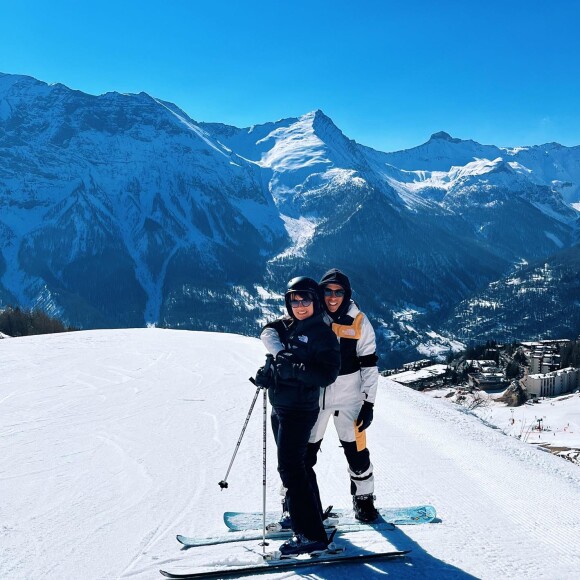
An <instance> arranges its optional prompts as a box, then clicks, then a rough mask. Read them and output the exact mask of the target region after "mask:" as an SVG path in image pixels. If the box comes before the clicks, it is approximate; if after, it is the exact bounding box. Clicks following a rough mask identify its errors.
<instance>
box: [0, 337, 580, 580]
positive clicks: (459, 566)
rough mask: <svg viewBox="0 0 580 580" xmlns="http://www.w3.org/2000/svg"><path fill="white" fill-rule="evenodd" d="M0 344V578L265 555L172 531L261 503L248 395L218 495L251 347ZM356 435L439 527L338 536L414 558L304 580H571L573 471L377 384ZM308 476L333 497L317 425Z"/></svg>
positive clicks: (383, 493) (186, 342)
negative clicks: (312, 471)
mask: <svg viewBox="0 0 580 580" xmlns="http://www.w3.org/2000/svg"><path fill="white" fill-rule="evenodd" d="M0 351H1V353H0V401H1V402H2V404H1V405H0V433H1V435H2V436H1V437H0V497H1V498H2V502H1V505H0V522H1V523H0V545H1V546H2V549H1V550H0V577H1V578H10V579H14V580H16V579H17V580H45V579H46V580H48V579H54V578H58V579H59V580H73V579H74V580H78V579H81V578H82V579H83V580H97V579H105V578H106V579H112V578H118V579H127V580H130V579H131V580H141V579H142V580H145V579H146V580H151V579H156V578H161V576H160V575H159V572H158V570H159V569H160V568H165V569H171V570H179V569H181V570H182V571H186V570H188V569H189V570H194V569H197V570H199V569H200V568H201V567H205V569H206V570H207V569H212V568H214V567H218V566H223V565H235V564H238V565H241V564H248V563H252V562H253V563H256V561H259V560H260V556H259V555H257V554H255V553H252V552H250V551H248V549H250V550H257V551H258V552H261V551H262V548H261V547H260V546H259V542H257V541H256V542H246V543H244V542H242V543H241V544H227V545H225V546H222V547H220V546H210V547H204V548H195V549H191V550H186V551H185V550H181V549H180V545H179V544H178V543H177V542H176V541H175V535H176V534H179V533H181V534H187V535H194V536H205V535H214V536H215V535H218V534H223V533H224V532H225V526H224V524H223V521H222V514H223V512H224V511H227V510H260V509H261V506H262V408H261V407H262V405H261V398H260V400H259V401H258V405H257V406H258V407H259V408H258V409H254V413H253V415H252V416H251V418H250V420H249V422H248V427H247V430H246V432H245V435H244V439H243V441H242V443H241V445H240V448H239V452H238V454H237V457H236V459H235V462H234V464H233V466H232V469H231V472H230V473H229V477H228V483H229V487H228V489H225V490H220V487H219V485H218V482H219V481H221V480H222V479H223V478H224V476H225V474H226V471H227V470H228V466H229V463H230V460H231V457H232V453H233V451H234V448H235V446H236V441H237V440H238V437H239V434H240V430H241V428H242V426H243V423H244V419H245V417H246V415H247V413H248V410H249V407H250V404H251V401H252V397H253V394H254V392H255V388H254V386H253V385H252V384H251V383H250V382H249V381H248V380H247V377H249V376H252V375H253V374H254V373H255V371H256V369H257V367H258V366H260V365H261V364H263V361H264V353H265V351H264V348H263V346H262V344H261V342H260V341H259V340H257V339H254V338H248V337H242V336H236V335H231V334H225V333H207V332H186V331H175V330H163V329H122V330H93V331H85V332H79V333H63V334H54V335H45V336H34V337H23V338H13V339H6V340H2V341H0ZM224 353H227V355H224ZM576 398H577V397H576ZM577 400H578V399H577ZM576 409H578V407H576ZM534 411H535V408H534V409H530V410H529V413H531V416H530V415H528V418H527V422H528V424H529V422H530V421H533V413H534ZM535 412H537V411H535ZM518 413H519V412H518ZM577 417H578V415H577V411H576V415H574V414H571V416H570V418H569V421H570V424H569V426H568V430H569V431H576V432H578V430H579V429H580V424H579V422H578V418H577ZM520 425H521V423H520ZM552 427H553V428H554V429H556V428H563V427H565V422H564V424H563V425H562V424H554V423H552ZM367 433H368V435H367V441H368V445H369V449H370V451H371V457H372V461H373V464H374V469H375V479H376V496H377V504H379V505H381V506H385V507H389V506H404V505H417V504H422V503H430V504H432V505H434V506H435V507H436V508H437V514H438V523H433V524H428V525H421V526H400V527H398V528H397V529H395V530H393V531H385V532H381V533H379V532H374V531H363V532H356V533H349V534H343V535H341V536H340V537H339V538H337V541H338V542H341V544H342V545H343V546H345V547H346V548H347V550H348V551H349V552H351V553H352V552H356V551H357V550H361V549H362V550H367V551H378V550H385V549H392V547H395V548H397V549H410V550H411V552H410V554H409V555H408V556H407V557H406V558H405V559H404V560H402V561H390V562H380V563H375V564H373V566H360V565H356V566H339V567H335V568H333V569H332V572H331V573H330V575H329V574H328V573H327V570H326V569H321V568H319V567H313V568H312V569H308V570H307V572H308V573H309V574H313V575H316V576H317V577H322V578H333V579H337V580H343V579H344V580H347V579H352V578H378V577H380V576H384V575H388V577H389V578H404V579H406V580H419V579H420V580H423V579H425V578H427V579H437V580H439V579H453V580H458V579H462V580H467V579H470V578H482V579H486V580H487V579H489V580H496V579H498V578H502V579H503V578H510V579H513V580H524V579H531V578H534V579H535V580H568V579H571V578H575V577H576V576H577V572H578V569H579V566H580V556H579V554H578V545H580V503H579V502H578V495H579V493H580V471H579V470H578V467H577V466H576V465H573V464H572V463H570V462H567V461H565V460H563V459H561V458H558V457H556V456H554V455H550V454H549V453H546V452H545V451H542V450H540V449H538V448H536V447H534V446H532V445H530V444H529V443H524V442H523V441H520V440H518V439H516V438H514V437H509V436H506V435H504V434H503V433H502V431H501V430H500V429H492V428H490V426H489V425H486V424H484V423H483V422H482V421H481V420H479V419H478V418H477V417H476V416H474V415H473V414H470V413H469V412H466V411H465V410H464V409H462V408H460V407H458V406H457V405H454V404H452V403H448V402H447V401H446V400H445V402H443V401H442V400H434V399H432V398H431V397H428V396H427V395H424V394H421V393H418V392H416V391H413V390H412V389H408V388H406V387H403V386H400V385H397V384H396V383H393V382H391V381H389V380H388V379H386V378H383V377H381V378H380V383H379V390H378V394H377V402H376V405H375V418H374V421H373V424H372V425H371V427H370V428H369V429H368V431H367ZM267 434H268V435H267V436H268V441H267V478H266V493H267V496H266V507H267V509H268V510H277V509H279V507H280V495H279V487H280V482H279V476H278V474H277V471H276V459H275V446H274V442H273V440H272V437H271V430H270V429H269V428H268V430H267ZM544 436H547V434H543V437H544ZM536 441H537V442H540V440H539V439H536ZM316 471H317V476H318V482H319V486H320V489H321V495H322V501H323V503H324V504H325V505H328V504H333V505H334V506H335V507H337V508H338V507H348V505H349V502H350V501H351V499H350V485H349V480H348V475H347V473H346V464H345V460H344V454H343V451H342V449H341V447H340V443H339V441H338V439H337V437H336V434H335V432H334V428H333V427H332V425H330V426H329V429H328V432H327V435H326V437H325V439H324V442H323V445H322V453H321V454H320V457H319V460H318V463H317V465H316ZM278 544H279V542H276V541H272V543H271V544H270V546H269V548H268V549H275V548H276V547H277V546H278ZM270 577H272V578H273V577H274V576H268V578H270ZM275 577H276V578H278V577H282V576H279V575H276V576H275ZM284 577H288V575H284ZM291 577H292V578H298V577H303V576H302V575H292V576H291Z"/></svg>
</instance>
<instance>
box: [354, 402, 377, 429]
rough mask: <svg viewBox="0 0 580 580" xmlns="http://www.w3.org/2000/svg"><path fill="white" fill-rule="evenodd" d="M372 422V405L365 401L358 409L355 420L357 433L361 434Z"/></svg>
mask: <svg viewBox="0 0 580 580" xmlns="http://www.w3.org/2000/svg"><path fill="white" fill-rule="evenodd" d="M372 422H373V404H372V403H369V402H368V401H365V402H364V403H363V404H362V407H361V408H360V413H359V414H358V417H357V418H356V426H357V427H358V432H359V433H362V432H363V431H364V430H365V429H366V428H367V427H368V426H369V425H370V424H371V423H372Z"/></svg>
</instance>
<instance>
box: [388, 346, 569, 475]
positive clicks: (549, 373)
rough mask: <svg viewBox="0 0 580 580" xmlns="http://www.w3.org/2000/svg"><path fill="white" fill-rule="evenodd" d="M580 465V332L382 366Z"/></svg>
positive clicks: (510, 433)
mask: <svg viewBox="0 0 580 580" xmlns="http://www.w3.org/2000/svg"><path fill="white" fill-rule="evenodd" d="M382 374H383V376H386V377H388V378H389V379H390V380H392V381H395V382H396V383H399V384H401V385H404V386H407V387H409V388H412V389H415V390H418V391H421V392H423V393H424V394H425V395H427V396H431V397H433V398H440V399H443V400H445V401H447V402H449V403H453V404H456V405H458V406H459V407H460V408H461V410H463V411H465V412H469V413H473V414H475V415H477V416H478V417H479V418H480V419H481V420H482V421H483V422H485V423H486V424H487V425H489V426H490V428H494V429H500V430H501V431H503V432H504V433H505V434H506V435H508V436H512V437H516V438H518V439H520V440H522V441H524V442H526V443H529V444H533V445H535V446H537V447H539V448H540V449H542V450H544V451H547V452H550V453H553V454H556V455H558V456H560V457H562V458H564V459H567V460H569V461H572V462H574V463H576V464H578V465H580V337H579V340H576V341H574V340H569V339H552V340H539V341H535V342H519V343H511V344H504V345H502V344H497V343H495V342H493V341H489V342H488V343H486V344H485V345H481V346H476V347H472V348H469V349H467V350H466V351H465V352H463V353H461V354H459V355H453V354H450V355H449V356H448V357H447V362H446V363H445V364H442V363H439V362H436V361H434V360H431V359H422V360H418V361H414V362H409V363H407V364H405V365H403V368H401V369H392V370H387V371H383V372H382Z"/></svg>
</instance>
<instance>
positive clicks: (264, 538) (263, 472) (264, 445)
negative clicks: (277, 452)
mask: <svg viewBox="0 0 580 580" xmlns="http://www.w3.org/2000/svg"><path fill="white" fill-rule="evenodd" d="M271 356H272V355H270V357H271ZM268 360H269V361H271V358H270V359H268ZM267 414H268V398H267V397H266V389H264V421H263V437H262V447H263V450H264V454H263V459H262V552H263V553H264V554H265V553H266V546H267V545H268V542H266V435H267V431H268V430H267V427H266V424H267Z"/></svg>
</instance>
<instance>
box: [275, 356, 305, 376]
mask: <svg viewBox="0 0 580 580" xmlns="http://www.w3.org/2000/svg"><path fill="white" fill-rule="evenodd" d="M274 367H275V368H276V374H277V375H278V376H279V377H280V378H281V379H282V380H284V381H287V380H291V379H297V378H299V376H300V373H302V372H303V371H304V365H303V364H302V363H299V362H296V358H295V357H294V355H293V354H292V353H291V352H289V351H287V350H282V351H280V352H279V353H278V355H277V356H276V360H275V362H274Z"/></svg>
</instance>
